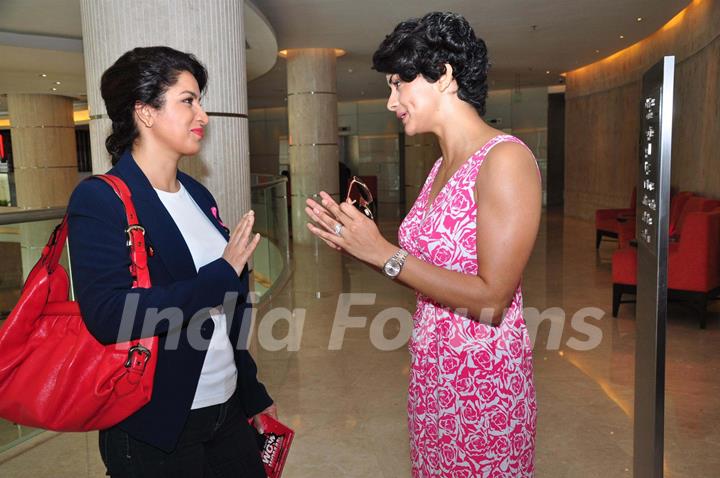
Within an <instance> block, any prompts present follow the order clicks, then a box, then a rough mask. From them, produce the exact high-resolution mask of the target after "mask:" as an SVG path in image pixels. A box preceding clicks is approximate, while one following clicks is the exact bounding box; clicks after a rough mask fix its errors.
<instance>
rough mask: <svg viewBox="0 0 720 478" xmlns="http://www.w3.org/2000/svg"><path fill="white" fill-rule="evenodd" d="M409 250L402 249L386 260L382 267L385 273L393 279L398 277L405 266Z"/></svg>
mask: <svg viewBox="0 0 720 478" xmlns="http://www.w3.org/2000/svg"><path fill="white" fill-rule="evenodd" d="M407 256H408V251H406V250H404V249H400V250H399V251H397V252H396V253H395V254H393V256H392V257H391V258H390V259H388V260H387V262H385V265H384V266H383V268H382V271H383V274H385V275H386V276H388V277H389V278H391V279H394V278H396V277H397V276H398V275H399V274H400V271H401V270H402V268H403V266H404V265H405V259H407Z"/></svg>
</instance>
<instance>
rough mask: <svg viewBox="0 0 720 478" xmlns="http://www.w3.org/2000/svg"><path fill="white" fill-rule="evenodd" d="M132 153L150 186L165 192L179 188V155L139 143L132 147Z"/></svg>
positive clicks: (175, 190)
mask: <svg viewBox="0 0 720 478" xmlns="http://www.w3.org/2000/svg"><path fill="white" fill-rule="evenodd" d="M132 155H133V158H134V159H135V162H136V163H137V165H138V166H139V167H140V169H141V170H142V172H143V173H144V174H145V176H146V177H147V178H148V181H150V184H151V185H152V187H154V188H155V189H160V190H161V191H167V192H177V191H178V190H179V189H180V185H179V184H178V181H177V171H178V162H179V161H180V155H177V154H173V153H168V152H167V151H158V150H157V148H152V147H151V146H150V145H141V144H140V145H138V144H136V145H135V146H134V147H133V150H132Z"/></svg>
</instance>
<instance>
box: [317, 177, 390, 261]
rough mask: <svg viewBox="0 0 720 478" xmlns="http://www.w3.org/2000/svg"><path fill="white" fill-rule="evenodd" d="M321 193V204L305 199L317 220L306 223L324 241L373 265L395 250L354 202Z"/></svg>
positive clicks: (384, 259) (386, 257)
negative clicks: (337, 200) (341, 200)
mask: <svg viewBox="0 0 720 478" xmlns="http://www.w3.org/2000/svg"><path fill="white" fill-rule="evenodd" d="M320 197H321V199H322V201H321V202H322V204H318V203H317V202H315V201H314V200H312V199H308V200H307V201H306V204H307V207H306V208H305V212H306V213H307V214H308V216H310V218H311V219H312V220H313V221H314V222H315V223H316V224H317V225H314V224H309V223H308V225H307V227H308V229H310V232H312V233H313V234H314V235H316V236H317V237H319V238H320V239H322V240H323V241H324V242H325V243H326V244H327V245H329V246H330V247H332V248H333V249H335V250H342V251H345V252H347V253H348V254H350V255H352V256H354V257H356V258H358V259H360V260H361V261H364V262H367V263H369V264H372V265H374V266H375V267H382V266H383V264H385V261H386V260H387V259H388V258H389V257H391V256H392V255H393V254H394V253H395V252H396V251H397V247H395V246H393V245H392V244H390V243H389V242H388V241H386V240H385V238H384V237H382V235H381V234H380V230H379V229H378V228H377V225H376V224H375V223H374V222H373V221H372V220H371V219H369V218H368V217H367V216H365V215H364V214H363V213H361V212H360V211H358V210H357V209H356V208H355V206H353V205H352V204H350V203H348V202H343V203H341V204H337V203H336V202H335V201H334V200H333V198H332V197H330V195H329V194H327V193H326V192H324V191H321V192H320ZM339 226H342V227H339ZM336 231H339V234H338V233H337V232H336Z"/></svg>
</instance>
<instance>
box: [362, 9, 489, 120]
mask: <svg viewBox="0 0 720 478" xmlns="http://www.w3.org/2000/svg"><path fill="white" fill-rule="evenodd" d="M446 63H448V64H450V66H452V69H453V78H454V79H455V81H457V84H458V97H459V98H460V99H461V100H463V101H466V102H468V103H470V104H471V105H473V106H474V107H475V109H476V110H477V112H478V113H479V114H480V116H482V115H484V114H485V99H486V98H487V92H488V86H487V73H488V68H489V63H488V55H487V47H486V46H485V42H484V41H483V40H482V39H481V38H478V37H476V36H475V32H474V31H473V29H472V27H471V26H470V24H469V23H468V22H467V20H465V18H464V17H463V16H462V15H459V14H457V13H451V12H432V13H428V14H427V15H425V16H424V17H422V18H411V19H409V20H405V21H404V22H401V23H399V24H398V25H397V26H396V27H395V30H393V32H392V33H391V34H389V35H387V36H386V37H385V39H384V40H383V41H382V43H381V44H380V46H379V47H378V49H377V51H375V53H374V54H373V69H375V70H377V71H378V72H380V73H387V74H397V75H398V76H400V79H402V80H403V81H412V80H414V79H415V78H416V77H417V75H422V76H423V77H424V78H425V79H426V80H427V81H429V82H431V83H434V82H435V81H437V80H438V79H439V78H440V77H441V76H442V75H443V74H444V73H445V64H446Z"/></svg>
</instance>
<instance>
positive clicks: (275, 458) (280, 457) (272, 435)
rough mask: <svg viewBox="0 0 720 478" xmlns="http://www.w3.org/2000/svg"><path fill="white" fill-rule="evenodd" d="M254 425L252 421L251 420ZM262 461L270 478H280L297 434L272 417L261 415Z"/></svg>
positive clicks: (260, 442) (260, 443)
mask: <svg viewBox="0 0 720 478" xmlns="http://www.w3.org/2000/svg"><path fill="white" fill-rule="evenodd" d="M250 423H251V424H252V419H251V420H250ZM260 425H261V427H262V430H263V433H262V434H260V438H259V445H260V459H261V460H262V463H263V466H265V473H267V476H268V478H280V476H281V475H282V471H283V467H284V466H285V460H287V456H288V452H289V451H290V444H291V443H292V440H293V437H294V436H295V432H294V431H292V430H291V429H290V428H288V427H287V426H285V425H283V424H282V423H280V422H279V421H277V420H275V419H274V418H273V417H271V416H270V415H266V414H262V415H260Z"/></svg>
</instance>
